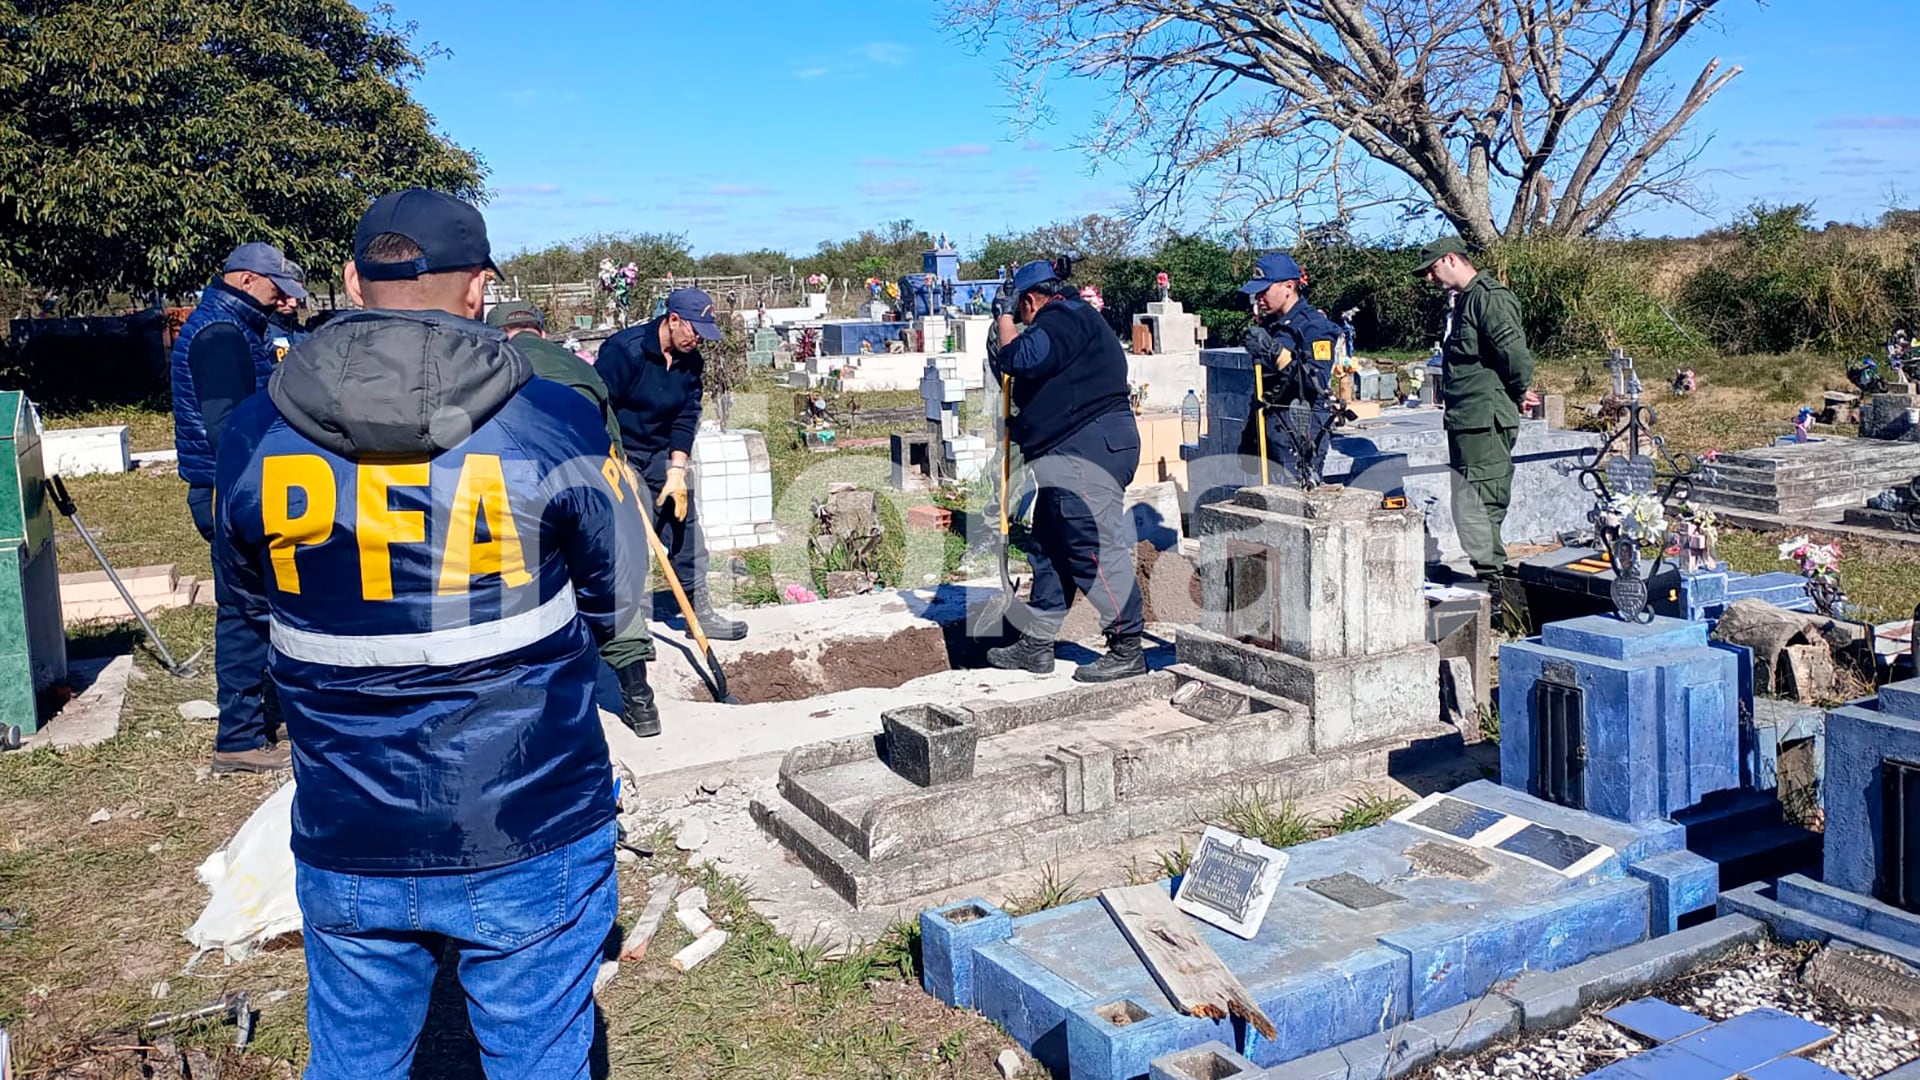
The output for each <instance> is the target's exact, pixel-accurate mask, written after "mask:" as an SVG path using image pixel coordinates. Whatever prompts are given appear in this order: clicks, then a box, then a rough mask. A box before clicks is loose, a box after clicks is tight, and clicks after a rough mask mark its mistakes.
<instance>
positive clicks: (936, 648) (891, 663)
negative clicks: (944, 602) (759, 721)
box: [727, 626, 953, 705]
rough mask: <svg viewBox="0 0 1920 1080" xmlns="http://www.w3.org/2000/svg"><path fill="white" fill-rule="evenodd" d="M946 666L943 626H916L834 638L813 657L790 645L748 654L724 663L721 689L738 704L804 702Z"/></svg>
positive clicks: (948, 663) (881, 685)
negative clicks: (879, 635)
mask: <svg viewBox="0 0 1920 1080" xmlns="http://www.w3.org/2000/svg"><path fill="white" fill-rule="evenodd" d="M952 667H953V664H952V661H951V659H950V657H949V654H948V651H947V643H946V633H945V631H943V630H942V629H941V628H940V627H938V626H920V627H914V628H913V629H911V630H905V631H902V632H900V633H898V634H894V635H892V636H890V637H885V638H859V639H855V640H852V641H836V642H834V643H833V644H831V645H828V646H827V647H826V648H825V649H822V650H821V652H820V658H819V659H818V660H817V661H816V660H807V659H805V658H803V657H801V656H799V655H797V654H795V653H794V652H793V651H792V650H791V649H774V650H772V651H770V652H757V653H748V654H746V655H745V656H741V657H738V658H736V659H734V660H732V661H729V662H728V663H727V688H728V689H729V690H731V691H732V692H733V695H734V696H735V697H737V698H739V699H740V702H741V704H743V705H755V704H759V703H761V702H765V701H804V700H806V699H807V698H811V697H819V696H820V695H822V694H837V693H840V692H841V691H843V690H859V689H865V688H873V689H880V690H891V689H893V688H894V687H896V686H899V685H901V684H902V683H905V682H908V681H911V680H913V679H918V678H920V677H921V676H923V675H932V674H935V673H937V672H941V671H948V670H951V669H952Z"/></svg>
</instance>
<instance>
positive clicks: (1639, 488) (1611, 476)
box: [1607, 454, 1654, 495]
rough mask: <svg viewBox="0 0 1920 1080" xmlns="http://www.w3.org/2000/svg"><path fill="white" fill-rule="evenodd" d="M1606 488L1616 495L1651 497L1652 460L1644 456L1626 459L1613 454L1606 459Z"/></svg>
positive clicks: (1638, 455)
mask: <svg viewBox="0 0 1920 1080" xmlns="http://www.w3.org/2000/svg"><path fill="white" fill-rule="evenodd" d="M1607 487H1609V488H1611V489H1613V492H1614V494H1616V495H1651V494H1652V493H1653V488H1654V468H1653V459H1652V458H1650V457H1648V456H1647V455H1645V454H1635V455H1634V456H1632V457H1626V456H1624V455H1621V454H1615V455H1614V456H1613V457H1610V458H1608V459H1607Z"/></svg>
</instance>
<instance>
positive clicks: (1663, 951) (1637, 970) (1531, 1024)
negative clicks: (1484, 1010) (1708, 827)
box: [1500, 914, 1765, 1031]
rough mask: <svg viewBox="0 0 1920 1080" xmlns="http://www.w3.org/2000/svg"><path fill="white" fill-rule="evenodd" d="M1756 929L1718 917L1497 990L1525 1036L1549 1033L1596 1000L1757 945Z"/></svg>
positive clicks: (1752, 922)
mask: <svg viewBox="0 0 1920 1080" xmlns="http://www.w3.org/2000/svg"><path fill="white" fill-rule="evenodd" d="M1764 934H1765V929H1764V927H1763V926H1762V924H1761V923H1760V922H1759V921H1758V920H1756V919H1752V918H1748V917H1745V916H1741V915H1726V914H1723V915H1722V916H1721V917H1720V918H1717V919H1714V920H1712V921H1710V922H1704V923H1700V924H1699V925H1697V926H1690V927H1687V928H1686V929H1684V930H1678V931H1675V932H1674V933H1671V934H1667V935H1664V936H1662V937H1656V938H1652V939H1650V940H1647V941H1643V942H1640V943H1639V944H1637V945H1629V946H1627V947H1625V948H1622V949H1618V950H1616V951H1614V952H1612V953H1608V954H1606V955H1604V956H1599V957H1595V958H1594V959H1592V960H1587V961H1585V962H1583V963H1579V964H1575V965H1573V966H1572V967H1570V968H1564V969H1562V970H1560V971H1529V972H1527V973H1525V974H1523V975H1521V976H1520V977H1519V978H1517V979H1515V980H1513V982H1512V983H1511V984H1510V985H1508V986H1507V987H1505V988H1503V989H1502V990H1501V991H1500V995H1501V996H1502V997H1505V998H1506V999H1507V1000H1509V1001H1511V1002H1513V1003H1514V1005H1515V1006H1516V1007H1517V1008H1518V1009H1519V1010H1520V1023H1521V1028H1522V1029H1523V1030H1525V1031H1550V1030H1552V1029H1554V1028H1560V1027H1565V1026H1566V1025H1568V1024H1571V1023H1573V1022H1574V1021H1575V1020H1578V1019H1579V1018H1580V1014H1581V1012H1582V1011H1583V1010H1584V1009H1585V1008H1586V1007H1587V1006H1589V1005H1592V1004H1593V1003H1595V1002H1597V1001H1604V1000H1608V999H1612V998H1619V997H1625V996H1628V995H1629V994H1632V993H1633V992H1634V991H1636V990H1642V989H1646V988H1648V987H1652V986H1655V985H1658V984H1660V983H1663V982H1666V981H1667V980H1669V979H1672V978H1674V977H1675V976H1678V975H1682V974H1685V973H1686V972H1688V971H1691V970H1693V969H1694V968H1696V967H1699V966H1701V965H1703V964H1707V963H1710V962H1712V961H1714V960H1717V959H1719V958H1720V957H1722V956H1725V955H1727V954H1728V953H1730V952H1732V951H1734V950H1735V949H1738V948H1740V947H1742V946H1745V945H1751V944H1754V943H1756V942H1758V941H1760V940H1761V938H1762V937H1763V936H1764Z"/></svg>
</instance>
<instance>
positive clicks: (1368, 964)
mask: <svg viewBox="0 0 1920 1080" xmlns="http://www.w3.org/2000/svg"><path fill="white" fill-rule="evenodd" d="M1476 794H1485V795H1490V796H1493V797H1495V798H1497V799H1498V800H1499V801H1500V802H1501V804H1502V805H1501V806H1499V807H1497V808H1493V807H1489V809H1497V810H1498V811H1499V812H1500V813H1502V814H1510V815H1513V816H1517V817H1521V818H1526V819H1527V820H1529V821H1530V822H1534V821H1535V819H1533V818H1527V815H1528V814H1529V813H1532V814H1534V815H1535V816H1536V818H1537V819H1541V820H1539V821H1537V822H1535V823H1538V824H1546V825H1549V826H1550V827H1557V828H1560V829H1562V830H1563V831H1567V832H1569V833H1570V834H1572V835H1577V836H1580V837H1582V838H1583V839H1585V840H1587V841H1588V842H1591V843H1594V844H1596V845H1598V846H1604V847H1608V848H1613V845H1612V844H1609V843H1607V841H1614V842H1617V843H1620V845H1621V846H1620V847H1619V848H1617V849H1613V850H1612V851H1611V853H1610V854H1609V855H1608V856H1607V857H1606V858H1605V859H1604V860H1603V861H1602V863H1601V864H1599V865H1597V866H1595V867H1594V868H1593V869H1591V870H1590V871H1589V872H1588V873H1586V874H1585V875H1583V876H1582V877H1580V878H1577V879H1570V878H1567V877H1564V876H1562V875H1561V874H1559V873H1557V872H1555V871H1553V870H1551V869H1549V868H1547V867H1544V866H1540V865H1537V864H1535V863H1533V862H1531V861H1528V860H1525V859H1521V858H1516V857H1512V856H1511V855H1508V854H1506V853H1503V852H1500V851H1499V850H1498V849H1497V848H1483V849H1480V852H1479V857H1481V858H1483V859H1485V860H1486V861H1487V866H1488V870H1487V872H1486V873H1485V874H1484V875H1483V876H1481V877H1479V878H1477V879H1474V880H1463V879H1459V878H1454V877H1451V876H1446V875H1438V874H1432V873H1427V872H1423V871H1422V870H1421V869H1420V868H1419V867H1417V866H1416V865H1415V864H1414V861H1413V860H1411V859H1410V858H1409V857H1408V856H1407V854H1406V852H1407V851H1408V850H1409V849H1411V848H1414V847H1416V846H1417V845H1419V844H1422V843H1431V844H1446V845H1455V846H1457V847H1459V849H1460V850H1462V851H1469V850H1471V849H1467V848H1465V847H1464V846H1461V845H1457V844H1455V842H1454V841H1452V840H1448V839H1441V838H1440V837H1439V836H1438V835H1436V834H1435V833H1432V832H1429V831H1425V830H1421V829H1417V828H1415V827H1413V826H1411V825H1408V824H1405V823H1402V822H1397V821H1394V822H1388V823H1386V824H1383V825H1380V826H1376V827H1374V828H1371V829H1366V830H1362V831H1360V832H1356V833H1349V834H1346V835H1343V836H1337V837H1332V838H1329V839H1327V840H1321V841H1316V842H1313V843H1309V844H1303V845H1299V846H1297V847H1294V848H1291V849H1288V851H1289V854H1290V855H1291V856H1292V861H1291V863H1290V865H1289V867H1288V870H1287V875H1286V882H1287V883H1286V884H1283V885H1282V886H1281V888H1280V890H1279V891H1278V893H1277V894H1276V895H1275V897H1274V900H1273V903H1272V907H1271V908H1270V910H1269V913H1268V916H1267V919H1266V921H1265V923H1264V924H1263V925H1262V927H1261V929H1260V931H1259V933H1258V934H1257V935H1256V936H1255V937H1254V938H1253V939H1252V940H1249V941H1242V940H1240V939H1238V938H1235V937H1233V936H1231V935H1229V934H1227V933H1225V932H1223V931H1220V930H1218V929H1216V928H1213V927H1206V926H1201V927H1200V928H1199V929H1200V933H1201V934H1202V936H1203V937H1204V938H1205V939H1206V941H1207V943H1208V944H1209V945H1210V946H1211V947H1212V948H1213V949H1214V951H1215V952H1216V953H1217V954H1218V955H1219V956H1220V958H1221V960H1222V961H1223V962H1224V963H1226V965H1227V966H1228V967H1229V968H1230V969H1231V970H1232V971H1233V972H1234V974H1235V975H1236V976H1237V977H1238V978H1239V979H1240V980H1241V982H1242V983H1244V984H1245V985H1246V986H1247V988H1248V989H1249V990H1250V991H1251V992H1252V993H1253V995H1254V996H1255V998H1256V999H1257V1000H1258V1001H1259V1003H1260V1005H1261V1007H1262V1008H1263V1009H1264V1010H1265V1011H1266V1012H1267V1014H1268V1015H1269V1016H1271V1017H1273V1018H1274V1019H1275V1022H1276V1023H1277V1024H1278V1025H1279V1026H1280V1028H1281V1031H1280V1038H1279V1040H1278V1041H1277V1042H1268V1041H1266V1040H1259V1041H1258V1042H1257V1044H1256V1045H1253V1046H1247V1045H1245V1044H1244V1043H1243V1042H1242V1041H1240V1040H1239V1039H1237V1038H1236V1036H1235V1032H1234V1029H1233V1028H1232V1027H1231V1026H1230V1025H1227V1024H1225V1023H1217V1022H1213V1021H1205V1020H1200V1019H1196V1018H1192V1017H1185V1016H1180V1015H1178V1014H1177V1013H1175V1012H1173V1011H1172V1007H1171V1005H1170V1003H1169V1002H1168V1001H1167V1000H1166V998H1165V996H1164V995H1163V994H1162V993H1161V992H1160V991H1159V989H1158V987H1157V985H1156V984H1155V983H1154V982H1153V980H1152V978H1151V976H1150V975H1149V974H1148V973H1147V972H1146V971H1145V969H1144V968H1143V967H1141V966H1140V964H1139V963H1138V962H1137V959H1136V957H1135V955H1134V954H1133V952H1132V950H1131V949H1130V947H1129V946H1128V945H1127V944H1126V942H1125V939H1124V937H1123V936H1122V935H1121V934H1120V932H1119V931H1118V929H1117V928H1115V927H1114V926H1113V924H1112V921H1111V919H1110V918H1108V917H1107V916H1106V913H1105V912H1104V911H1103V910H1102V909H1100V907H1099V905H1098V904H1097V903H1096V902H1082V903H1077V904H1071V905H1067V906H1065V907H1062V908H1056V909H1054V910H1051V911H1046V912H1041V913H1039V914H1037V915H1033V916H1029V917H1026V918H1022V919H1015V920H1013V922H1012V924H1011V927H1010V934H1009V936H1008V937H1007V938H1006V939H1004V940H1001V941H997V942H994V943H991V944H988V945H983V946H979V947H978V948H977V950H976V957H975V960H974V968H973V971H974V986H973V997H974V1001H975V1007H976V1008H978V1009H979V1010H980V1011H981V1012H983V1013H984V1014H985V1015H987V1016H988V1017H989V1018H990V1019H993V1020H995V1021H997V1022H999V1023H1000V1024H1002V1025H1003V1026H1004V1027H1006V1029H1007V1030H1008V1032H1009V1033H1010V1034H1012V1035H1013V1037H1014V1038H1015V1039H1016V1040H1018V1041H1019V1042H1020V1043H1021V1044H1022V1045H1024V1046H1026V1047H1027V1048H1028V1049H1029V1051H1030V1052H1031V1053H1033V1054H1034V1055H1035V1057H1037V1058H1038V1059H1039V1060H1040V1061H1041V1062H1042V1063H1043V1064H1046V1065H1047V1066H1048V1067H1049V1068H1052V1069H1054V1070H1055V1071H1056V1072H1060V1073H1065V1072H1070V1073H1071V1075H1073V1076H1074V1077H1076V1078H1079V1077H1083V1076H1093V1077H1134V1076H1138V1075H1140V1073H1141V1072H1144V1071H1146V1070H1147V1069H1148V1068H1149V1067H1150V1063H1151V1062H1152V1061H1153V1060H1154V1059H1155V1058H1156V1057H1161V1056H1164V1055H1165V1054H1168V1053H1172V1052H1176V1051H1180V1050H1185V1049H1192V1048H1195V1047H1198V1046H1200V1045H1202V1044H1203V1043H1205V1042H1207V1041H1209V1040H1216V1041H1219V1042H1222V1043H1223V1044H1225V1045H1227V1046H1230V1047H1234V1048H1236V1052H1237V1053H1239V1054H1242V1055H1244V1056H1245V1058H1246V1059H1247V1060H1249V1061H1251V1062H1252V1063H1253V1064H1255V1065H1256V1066H1260V1067H1269V1066H1274V1065H1277V1064H1279V1063H1281V1062H1286V1061H1292V1060H1295V1059H1298V1058H1304V1057H1306V1056H1307V1055H1309V1054H1313V1053H1316V1052H1318V1051H1321V1050H1325V1049H1328V1048H1330V1047H1334V1046H1337V1045H1339V1044H1341V1043H1345V1042H1348V1041H1349V1040H1354V1039H1362V1038H1365V1037H1368V1036H1370V1035H1380V1034H1382V1033H1385V1032H1387V1031H1390V1030H1394V1029H1396V1028H1398V1027H1399V1026H1400V1025H1403V1024H1405V1023H1407V1022H1408V1021H1411V1020H1415V1019H1417V1018H1420V1017H1425V1016H1432V1015H1435V1014H1438V1013H1441V1012H1443V1011H1444V1010H1448V1009H1452V1008H1455V1007H1458V1006H1461V1005H1463V1004H1466V1003H1468V1002H1472V1001H1474V1000H1475V999H1477V998H1480V997H1482V996H1484V995H1485V994H1486V993H1487V992H1488V991H1489V990H1491V989H1492V988H1493V987H1495V986H1496V985H1500V984H1503V983H1504V982H1506V981H1508V980H1511V979H1512V978H1513V977H1514V976H1515V975H1517V974H1520V973H1522V972H1526V971H1552V970H1557V969H1560V968H1566V967H1569V966H1572V965H1575V964H1578V963H1580V962H1582V961H1586V960H1588V959H1589V958H1591V957H1595V956H1599V955H1602V954H1604V953H1607V952H1609V951H1611V950H1614V949H1617V948H1620V947H1622V946H1626V945H1630V944H1632V943H1634V942H1638V941H1642V940H1644V939H1645V938H1646V936H1647V933H1648V929H1649V925H1648V892H1647V887H1646V885H1645V884H1644V883H1643V882H1641V881H1639V880H1637V879H1635V878H1633V877H1631V876H1629V875H1628V874H1627V873H1626V872H1625V863H1624V860H1623V857H1622V856H1621V855H1620V854H1619V851H1622V850H1624V851H1629V852H1632V853H1634V855H1635V856H1636V857H1639V856H1645V855H1649V854H1658V853H1660V852H1662V851H1665V850H1672V849H1673V847H1674V846H1676V845H1677V843H1678V835H1677V832H1678V831H1677V829H1675V828H1674V827H1673V826H1671V825H1667V824H1654V825H1649V826H1628V825H1623V824H1621V823H1616V822H1608V821H1606V820H1604V819H1601V818H1598V817H1595V816H1594V815H1589V814H1583V813H1580V812H1578V811H1569V810H1566V809H1564V808H1560V807H1553V806H1551V805H1550V804H1545V803H1541V802H1539V801H1538V800H1533V799H1531V798H1529V797H1527V796H1524V795H1518V794H1517V793H1513V792H1509V791H1503V790H1501V789H1499V788H1497V787H1495V786H1493V785H1491V784H1486V783H1479V784H1473V785H1468V787H1467V788H1465V789H1462V791H1461V793H1460V795H1461V797H1462V798H1463V799H1465V800H1467V801H1471V800H1472V798H1473V796H1474V795H1476ZM1339 875H1350V876H1352V877H1354V878H1357V879H1360V880H1361V881H1362V882H1365V883H1375V884H1376V885H1377V886H1378V887H1382V888H1385V889H1389V890H1391V892H1393V893H1394V894H1396V895H1398V896H1401V897H1404V902H1389V903H1382V904H1374V905H1367V906H1360V907H1355V906H1352V905H1350V904H1347V903H1345V902H1342V901H1341V900H1340V899H1337V898H1333V897H1329V896H1328V895H1326V892H1325V891H1324V885H1325V881H1326V879H1331V878H1335V877H1337V876H1339ZM1503 1028H1504V1025H1503ZM1431 1052H1432V1050H1431V1049H1429V1051H1428V1053H1429V1056H1430V1054H1431ZM1172 1075H1178V1074H1172Z"/></svg>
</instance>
